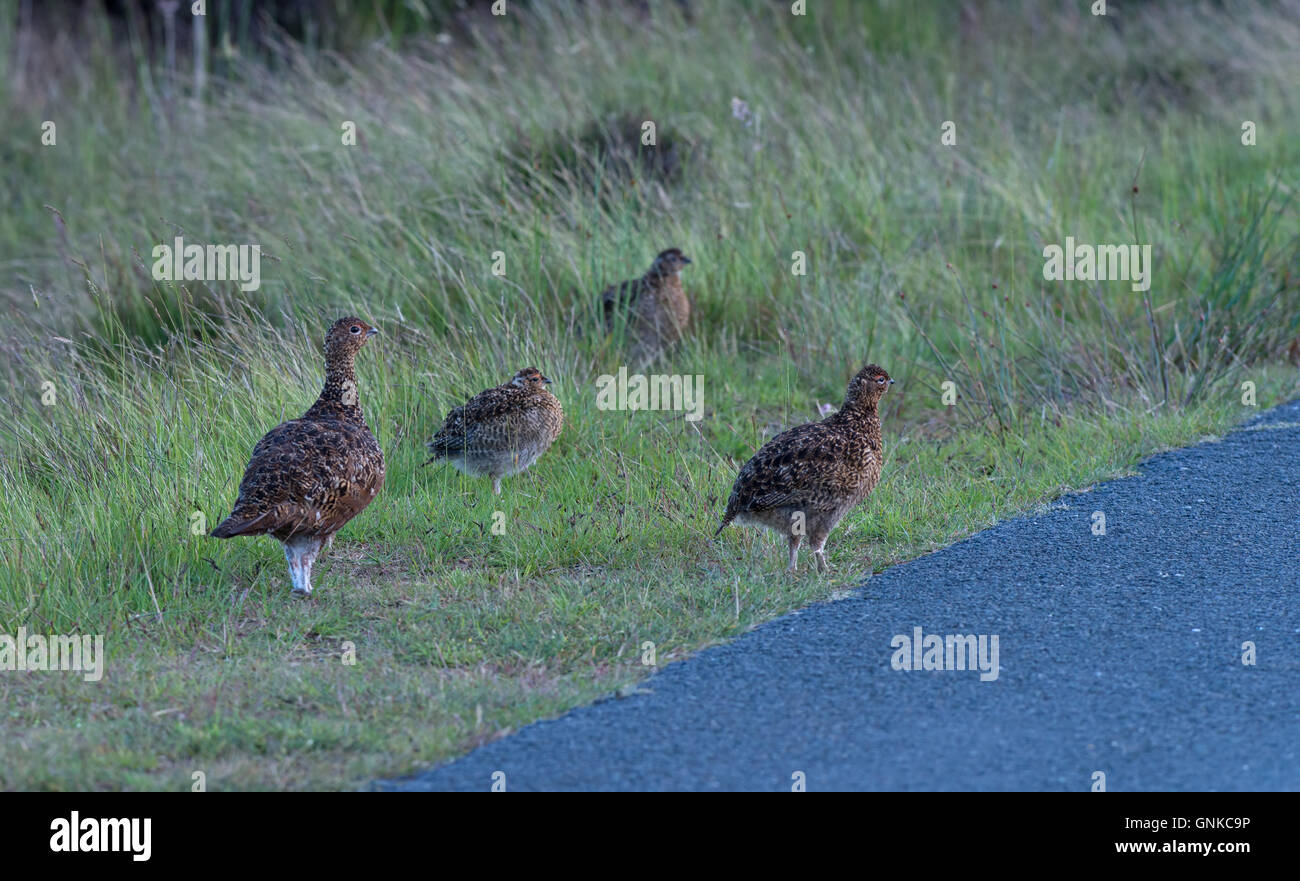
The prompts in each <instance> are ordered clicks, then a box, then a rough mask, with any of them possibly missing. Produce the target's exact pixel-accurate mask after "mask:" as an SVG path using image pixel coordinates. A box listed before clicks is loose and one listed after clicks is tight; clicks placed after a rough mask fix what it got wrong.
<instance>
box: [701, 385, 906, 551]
mask: <svg viewBox="0 0 1300 881" xmlns="http://www.w3.org/2000/svg"><path fill="white" fill-rule="evenodd" d="M893 382H894V381H893V380H892V379H890V378H889V374H888V373H886V372H885V371H884V370H882V369H881V368H879V367H877V366H876V365H875V364H868V365H867V366H866V367H863V368H862V369H861V370H860V371H858V374H857V375H856V376H854V377H853V379H852V380H851V381H850V382H849V390H848V394H847V395H846V396H845V399H844V406H843V407H841V408H840V410H839V412H837V413H834V414H832V415H830V416H828V417H826V418H825V419H823V420H822V421H821V422H809V423H807V424H805V425H799V426H796V427H794V428H791V429H790V430H789V431H785V432H782V433H781V434H778V435H777V436H776V437H774V438H772V439H771V440H770V441H768V442H767V443H765V444H763V446H762V448H761V449H759V451H758V452H757V453H755V454H754V457H753V458H752V459H750V460H749V461H748V462H746V463H745V467H744V468H741V469H740V475H739V476H738V477H737V478H736V484H735V486H734V487H732V490H731V498H730V499H728V501H727V511H726V513H725V514H724V515H723V516H722V525H721V526H719V527H718V532H719V533H720V532H722V530H723V529H725V528H726V527H727V524H728V523H730V522H731V521H733V520H735V521H736V522H737V523H741V524H752V525H756V526H766V527H767V528H769V529H771V530H773V531H775V532H778V533H780V534H781V535H784V536H785V537H786V539H787V540H788V541H789V543H790V571H791V572H793V571H795V564H796V562H797V561H798V558H799V544H800V542H801V541H802V540H803V538H804V536H805V535H806V536H807V537H808V542H809V544H811V545H812V550H813V556H814V557H816V560H817V569H818V570H819V571H826V570H828V569H829V568H830V564H829V563H827V562H826V553H825V546H826V537H827V536H828V535H830V533H831V530H832V529H834V528H835V525H836V524H837V523H839V522H840V518H842V517H843V516H844V515H845V514H847V513H848V512H849V511H850V510H852V509H853V507H854V506H855V505H857V504H858V502H860V501H862V500H863V499H864V498H866V497H867V494H868V493H870V492H871V491H872V490H873V489H875V487H876V484H877V483H879V482H880V467H881V463H882V456H883V452H884V449H883V445H882V441H881V436H880V416H879V415H878V414H877V412H876V404H877V402H879V401H880V398H881V396H882V395H884V393H885V390H886V389H887V388H889V386H890V385H892V384H893ZM715 534H716V533H715Z"/></svg>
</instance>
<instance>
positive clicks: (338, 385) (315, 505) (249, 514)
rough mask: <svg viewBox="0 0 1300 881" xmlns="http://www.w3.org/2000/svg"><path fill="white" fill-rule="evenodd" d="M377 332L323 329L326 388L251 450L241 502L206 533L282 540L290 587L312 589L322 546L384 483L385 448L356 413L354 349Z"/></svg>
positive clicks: (350, 325)
mask: <svg viewBox="0 0 1300 881" xmlns="http://www.w3.org/2000/svg"><path fill="white" fill-rule="evenodd" d="M378 332H379V331H378V330H376V329H375V328H373V327H371V326H370V325H368V324H366V323H365V322H364V321H362V320H361V319H359V318H341V319H339V320H338V321H336V322H334V325H333V326H332V327H331V328H330V329H329V332H328V333H326V334H325V386H324V388H323V389H322V390H321V393H320V397H319V398H317V399H316V403H315V404H312V406H311V409H310V410H308V411H307V412H306V413H304V414H303V415H302V416H301V417H300V418H298V419H292V420H290V421H288V422H285V423H282V424H280V425H277V426H276V427H275V428H273V429H271V430H270V431H269V432H267V434H266V436H265V437H263V438H262V439H261V440H260V441H258V442H257V446H256V447H254V448H253V457H252V459H251V461H249V463H248V468H247V469H246V470H245V471H244V479H243V480H241V481H240V483H239V499H238V500H237V501H236V502H235V507H234V510H232V511H231V512H230V516H229V517H227V518H226V519H225V520H224V521H222V522H221V523H220V524H219V525H218V526H217V528H216V529H214V530H212V535H213V536H214V537H216V538H231V537H233V536H236V535H270V536H274V537H275V538H276V539H278V540H279V541H280V542H281V543H283V544H284V555H285V558H286V559H287V560H288V561H289V577H290V579H291V580H292V582H293V592H294V593H295V594H299V595H302V596H306V595H308V594H310V593H311V567H312V564H313V563H315V561H316V555H317V554H318V553H320V549H321V545H323V544H324V543H325V542H327V541H329V542H332V541H333V539H334V533H336V532H338V531H339V530H340V529H341V528H343V525H344V524H345V523H347V522H348V521H349V520H351V519H352V518H353V517H355V516H356V515H357V514H359V513H361V511H362V510H364V509H365V507H366V506H367V505H369V504H370V502H371V501H372V500H373V499H374V498H375V496H376V495H377V494H378V493H379V491H380V490H381V489H383V486H384V453H383V450H381V449H380V448H379V444H378V443H377V442H376V441H375V437H374V435H372V434H371V433H370V428H369V427H368V426H367V425H366V420H365V417H364V416H363V415H362V413H361V403H360V399H359V397H358V394H357V377H356V372H355V369H354V364H355V361H356V356H357V352H358V351H360V350H361V347H362V346H363V345H364V344H365V342H366V340H367V339H369V338H370V337H371V336H372V335H374V334H376V333H378Z"/></svg>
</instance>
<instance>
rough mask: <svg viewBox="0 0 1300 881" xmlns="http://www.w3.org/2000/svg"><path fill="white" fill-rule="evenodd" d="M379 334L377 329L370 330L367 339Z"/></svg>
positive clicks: (367, 332)
mask: <svg viewBox="0 0 1300 881" xmlns="http://www.w3.org/2000/svg"><path fill="white" fill-rule="evenodd" d="M377 333H379V328H377V327H372V328H370V330H368V331H366V339H370V337H372V336H374V335H375V334H377Z"/></svg>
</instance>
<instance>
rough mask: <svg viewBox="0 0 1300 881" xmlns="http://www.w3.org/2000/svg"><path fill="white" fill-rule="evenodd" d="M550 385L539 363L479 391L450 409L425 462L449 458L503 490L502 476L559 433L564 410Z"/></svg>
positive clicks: (519, 468)
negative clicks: (537, 365) (486, 477)
mask: <svg viewBox="0 0 1300 881" xmlns="http://www.w3.org/2000/svg"><path fill="white" fill-rule="evenodd" d="M550 384H551V381H550V380H549V379H547V378H546V377H545V376H542V373H541V371H540V370H538V369H537V368H536V367H525V368H524V369H523V370H520V371H519V372H518V373H516V374H515V375H514V376H513V377H512V378H511V379H510V381H509V382H506V383H505V384H503V385H499V386H497V387H496V388H490V389H488V390H487V391H483V392H479V393H478V394H477V395H475V396H474V397H472V398H470V399H469V401H467V402H466V403H464V404H462V405H461V406H459V407H456V408H455V409H454V410H452V411H451V412H450V413H448V414H447V418H446V420H445V421H444V422H443V424H442V428H440V429H438V433H437V434H436V435H434V437H433V440H431V441H429V443H428V445H427V446H428V448H429V453H430V454H431V458H430V459H429V461H428V462H425V463H424V464H426V465H428V464H429V463H430V462H434V461H437V460H439V459H446V460H447V461H448V462H450V463H451V464H452V465H455V466H456V467H457V468H459V469H460V470H461V471H463V472H465V473H466V474H473V475H476V476H477V475H484V474H485V475H487V476H488V477H491V478H492V491H493V492H494V493H496V494H497V495H500V494H501V478H502V476H504V475H507V474H518V473H519V472H520V471H523V470H524V469H525V468H527V467H528V466H529V465H531V464H533V462H535V461H537V457H538V456H540V455H542V453H544V452H546V451H547V449H549V448H550V446H551V444H553V443H555V439H556V438H557V437H559V436H560V429H561V428H563V427H564V409H563V408H562V407H561V406H560V401H559V399H558V398H556V397H555V395H553V394H551V392H550V389H548V388H547V386H548V385H550Z"/></svg>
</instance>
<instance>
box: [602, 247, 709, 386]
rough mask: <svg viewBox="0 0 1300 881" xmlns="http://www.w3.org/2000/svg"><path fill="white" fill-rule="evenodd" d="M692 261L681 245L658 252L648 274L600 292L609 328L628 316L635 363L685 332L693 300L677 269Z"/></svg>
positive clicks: (644, 360) (655, 354) (639, 364)
mask: <svg viewBox="0 0 1300 881" xmlns="http://www.w3.org/2000/svg"><path fill="white" fill-rule="evenodd" d="M690 262H691V258H689V257H687V256H686V255H685V254H683V253H682V252H681V250H680V249H679V248H669V249H668V250H667V251H661V252H660V253H659V256H658V257H656V258H655V260H654V263H652V264H650V268H649V269H648V270H647V271H646V274H645V275H643V276H641V277H640V278H637V279H633V280H632V281H625V282H623V283H622V284H618V285H614V286H613V287H609V288H606V289H605V292H604V293H603V294H601V296H600V300H601V306H602V307H603V309H604V316H605V328H606V330H611V331H612V330H614V329H615V328H616V327H617V326H618V321H619V316H625V318H626V322H627V338H628V341H629V343H630V349H629V355H628V359H629V361H630V362H631V363H632V364H633V365H634V366H636V367H638V368H641V367H644V366H646V365H647V364H649V363H650V362H652V361H654V360H655V359H656V358H658V357H659V355H660V354H662V353H663V351H664V349H666V348H667V347H668V346H670V345H672V344H673V343H675V342H677V341H678V340H680V339H681V338H682V335H683V334H684V333H685V332H686V324H687V322H688V321H689V320H690V317H691V303H690V301H689V300H687V299H686V292H685V291H683V290H682V281H681V279H680V278H679V277H678V273H679V272H681V270H682V268H683V267H685V266H686V265H687V264H689V263H690Z"/></svg>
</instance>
